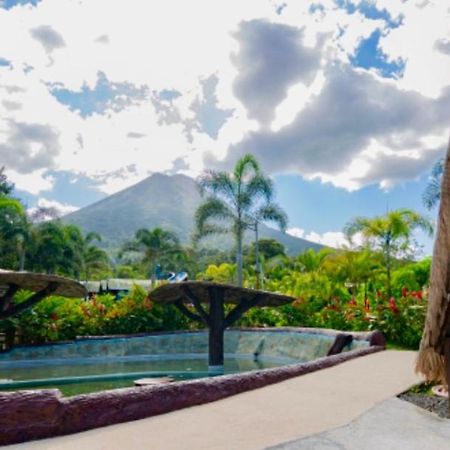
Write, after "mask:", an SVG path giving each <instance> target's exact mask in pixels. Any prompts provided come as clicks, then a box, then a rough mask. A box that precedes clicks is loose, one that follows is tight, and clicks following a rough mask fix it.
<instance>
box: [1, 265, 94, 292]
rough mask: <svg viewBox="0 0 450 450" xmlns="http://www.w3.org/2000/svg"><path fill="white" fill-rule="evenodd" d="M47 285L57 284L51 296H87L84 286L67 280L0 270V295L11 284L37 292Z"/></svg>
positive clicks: (58, 277) (38, 274) (53, 276)
mask: <svg viewBox="0 0 450 450" xmlns="http://www.w3.org/2000/svg"><path fill="white" fill-rule="evenodd" d="M49 283H58V288H57V289H56V291H55V292H54V293H53V294H52V295H61V296H63V297H84V296H85V295H86V294H87V292H86V289H85V287H84V286H82V285H81V284H80V283H78V282H76V281H74V280H71V279H69V278H64V277H60V276H57V275H47V274H43V273H33V272H13V271H10V270H2V269H0V291H2V292H0V295H1V294H2V293H3V292H4V291H6V289H7V288H8V286H9V285H11V284H15V285H17V286H19V287H20V288H21V289H26V290H28V291H32V292H39V291H42V290H43V289H45V288H46V287H47V286H48V284H49Z"/></svg>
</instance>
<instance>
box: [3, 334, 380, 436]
mask: <svg viewBox="0 0 450 450" xmlns="http://www.w3.org/2000/svg"><path fill="white" fill-rule="evenodd" d="M371 344H372V345H371V346H370V347H367V348H361V349H356V350H351V351H348V352H345V353H340V354H338V355H333V356H327V357H323V358H319V359H316V360H313V361H309V362H305V363H300V364H292V365H289V366H281V367H277V368H271V369H263V370H258V371H253V372H245V373H241V374H233V375H224V376H219V377H215V378H207V379H198V380H192V381H182V382H178V383H172V384H167V385H161V386H149V387H139V388H124V389H117V390H114V391H103V392H97V393H92V394H83V395H78V396H74V397H70V398H65V397H63V396H62V394H61V392H60V391H59V390H57V389H48V390H42V391H15V392H5V393H1V394H0V429H1V430H2V433H1V434H0V445H8V444H14V443H19V442H26V441H30V440H35V439H43V438H49V437H55V436H60V435H65V434H72V433H76V432H80V431H86V430H90V429H93V428H99V427H104V426H107V425H113V424H117V423H122V422H128V421H132V420H138V419H143V418H146V417H151V416H155V415H159V414H165V413H168V412H172V411H175V410H178V409H182V408H187V407H190V406H196V405H201V404H205V403H210V402H213V401H216V400H220V399H223V398H226V397H230V396H232V395H236V394H239V393H242V392H245V391H250V390H254V389H258V388H260V387H264V386H267V385H270V384H274V383H278V382H281V381H285V380H287V379H289V378H293V377H296V376H300V375H304V374H307V373H312V372H315V371H317V370H321V369H325V368H328V367H332V366H335V365H337V364H340V363H343V362H346V361H349V360H351V359H354V358H357V357H361V356H365V355H369V354H372V353H376V352H379V351H382V350H384V346H383V345H373V343H372V340H371Z"/></svg>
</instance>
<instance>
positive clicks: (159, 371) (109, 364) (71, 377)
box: [0, 330, 368, 395]
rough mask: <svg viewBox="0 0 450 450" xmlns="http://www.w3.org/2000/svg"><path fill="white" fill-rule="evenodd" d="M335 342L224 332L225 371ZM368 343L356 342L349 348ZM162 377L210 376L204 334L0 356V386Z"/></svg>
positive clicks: (99, 386)
mask: <svg viewBox="0 0 450 450" xmlns="http://www.w3.org/2000/svg"><path fill="white" fill-rule="evenodd" d="M333 340H334V337H332V336H327V335H321V334H310V333H300V332H293V331H281V332H280V331H276V332H275V331H274V332H271V331H265V332H258V331H251V332H249V331H238V330H230V331H227V332H226V333H225V364H224V373H225V374H232V373H238V372H247V371H251V370H259V369H266V368H270V367H277V366H282V365H286V364H293V363H298V362H305V361H310V360H313V359H317V358H319V357H322V356H325V355H326V353H327V351H328V349H329V348H330V346H331V344H332V343H333ZM367 345H368V343H367V342H366V341H356V342H354V343H353V344H352V346H351V347H349V349H351V348H358V347H364V346H367ZM255 355H256V357H255ZM162 376H170V377H173V378H174V379H175V380H185V379H193V378H201V377H207V376H211V375H210V374H209V373H208V356H207V334H206V332H193V333H174V334H162V335H148V336H139V337H127V338H108V339H80V340H76V341H73V342H70V343H63V344H53V345H43V346H38V347H22V348H16V349H14V350H12V351H10V352H8V353H4V354H0V390H17V389H36V388H52V387H56V388H59V389H60V390H61V392H62V393H63V394H64V395H76V394H81V393H87V392H94V391H100V390H105V389H116V388H121V387H130V386H133V385H134V383H133V382H134V380H136V379H139V378H149V377H162Z"/></svg>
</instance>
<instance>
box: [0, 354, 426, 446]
mask: <svg viewBox="0 0 450 450" xmlns="http://www.w3.org/2000/svg"><path fill="white" fill-rule="evenodd" d="M415 356H416V354H415V352H400V351H385V352H379V353H375V354H372V355H368V356H364V357H361V358H357V359H354V360H351V361H348V362H345V363H343V364H340V365H338V366H334V367H331V368H328V369H324V370H321V371H319V372H314V373H311V374H308V375H303V376H300V377H296V378H292V379H290V380H287V381H283V382H281V383H278V384H274V385H271V386H266V387H264V388H261V389H257V390H254V391H249V392H245V393H242V394H239V395H236V396H233V397H229V398H226V399H223V400H219V401H217V402H214V403H210V404H206V405H200V406H195V407H192V408H187V409H183V410H179V411H175V412H172V413H169V414H164V415H161V416H156V417H150V418H148V419H142V420H138V421H135V422H128V423H124V424H119V425H113V426H110V427H105V428H99V429H95V430H91V431H86V432H84V433H79V434H76V435H70V436H63V437H58V438H53V439H45V440H42V441H35V442H28V443H26V444H22V445H15V446H9V447H4V448H8V449H14V448H16V449H27V450H28V449H29V450H44V449H45V450H75V449H77V450H78V449H89V450H103V449H104V450H116V449H117V450H123V449H125V450H140V449H142V450H144V449H145V450H149V449H151V450H190V449H196V450H197V449H199V450H200V449H205V450H206V449H207V450H212V449H213V450H215V449H224V450H247V449H249V450H250V449H258V450H259V449H263V448H266V447H269V446H274V445H276V444H280V443H282V442H287V441H291V440H294V439H298V438H301V437H305V436H311V435H313V434H316V433H320V432H322V431H326V430H331V429H333V428H336V427H339V426H342V425H345V424H348V423H349V422H351V421H352V420H354V419H355V418H357V417H358V416H360V415H361V414H362V413H364V412H366V411H368V410H369V409H370V408H372V407H373V406H375V405H377V404H378V403H380V402H382V401H384V400H386V399H388V398H391V397H393V396H395V395H396V394H399V393H400V392H402V391H404V390H406V389H408V388H409V387H410V386H411V385H413V384H415V383H418V382H419V381H420V379H419V378H418V377H417V375H415V374H414V371H413V364H414V359H415ZM398 425H399V426H402V425H401V423H399V424H398ZM306 448H308V447H306ZM360 448H362V447H360ZM399 448H400V447H399Z"/></svg>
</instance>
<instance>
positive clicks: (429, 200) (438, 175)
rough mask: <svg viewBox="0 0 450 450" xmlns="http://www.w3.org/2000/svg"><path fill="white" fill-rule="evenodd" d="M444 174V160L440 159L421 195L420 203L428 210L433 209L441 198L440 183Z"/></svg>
mask: <svg viewBox="0 0 450 450" xmlns="http://www.w3.org/2000/svg"><path fill="white" fill-rule="evenodd" d="M443 173H444V160H443V159H440V160H439V161H438V162H437V163H436V164H435V165H434V166H433V169H432V170H431V176H430V179H429V180H428V184H427V186H426V187H425V191H424V192H423V194H422V201H423V203H424V205H425V206H426V207H427V208H428V209H432V208H434V207H435V206H436V205H437V204H438V202H439V200H440V198H441V182H442V175H443Z"/></svg>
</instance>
